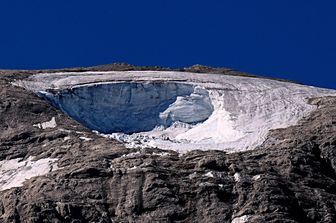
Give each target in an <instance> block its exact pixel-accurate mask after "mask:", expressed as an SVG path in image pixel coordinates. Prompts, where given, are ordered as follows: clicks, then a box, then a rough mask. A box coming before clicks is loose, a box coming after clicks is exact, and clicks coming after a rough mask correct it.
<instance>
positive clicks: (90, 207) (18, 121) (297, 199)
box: [0, 64, 336, 223]
mask: <svg viewBox="0 0 336 223" xmlns="http://www.w3.org/2000/svg"><path fill="white" fill-rule="evenodd" d="M0 74H1V76H0V85H1V87H0V92H1V94H0V129H1V131H0V197H1V199H0V222H234V223H238V222H335V221H336V173H335V170H336V150H335V147H336V91H335V90H331V89H321V88H316V87H310V86H304V85H300V84H297V83H293V82H290V81H284V80H274V79H269V78H261V77H257V76H255V75H250V74H245V73H240V72H238V71H233V70H230V69H226V68H210V67H204V66H200V65H196V66H193V67H191V68H183V69H163V68H160V67H134V66H132V65H127V64H113V65H104V66H97V67H90V68H73V69H63V70H40V71H9V70H7V71H5V70H3V71H0Z"/></svg>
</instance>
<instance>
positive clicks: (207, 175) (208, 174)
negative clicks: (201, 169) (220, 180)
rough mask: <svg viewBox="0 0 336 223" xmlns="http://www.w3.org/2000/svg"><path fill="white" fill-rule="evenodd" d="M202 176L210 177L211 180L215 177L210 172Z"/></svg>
mask: <svg viewBox="0 0 336 223" xmlns="http://www.w3.org/2000/svg"><path fill="white" fill-rule="evenodd" d="M203 176H205V177H211V178H214V177H215V176H214V175H213V173H212V172H211V171H210V172H207V173H206V174H204V175H203Z"/></svg>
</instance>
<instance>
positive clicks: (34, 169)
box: [0, 157, 58, 191]
mask: <svg viewBox="0 0 336 223" xmlns="http://www.w3.org/2000/svg"><path fill="white" fill-rule="evenodd" d="M56 161H57V159H49V158H46V159H40V160H36V161H35V160H33V157H29V158H28V159H27V160H21V159H20V158H18V159H12V160H2V161H0V191H2V190H7V189H10V188H12V187H21V186H22V185H23V182H24V181H25V180H27V179H30V178H32V177H37V176H42V175H45V174H47V173H49V172H51V171H54V170H57V169H58V167H57V164H56V163H55V162H56Z"/></svg>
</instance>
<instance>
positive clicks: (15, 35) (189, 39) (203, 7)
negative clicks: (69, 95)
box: [0, 0, 336, 88]
mask: <svg viewBox="0 0 336 223" xmlns="http://www.w3.org/2000/svg"><path fill="white" fill-rule="evenodd" d="M0 10H1V12H0V28H1V29H0V69H1V68H2V69H5V68H13V69H36V68H62V67H74V66H91V65H97V64H105V63H113V62H127V63H131V64H135V65H158V66H164V67H186V66H190V65H193V64H204V65H209V66H223V67H229V68H234V69H236V70H241V71H246V72H250V73H254V74H260V75H266V76H273V77H279V78H286V79H292V80H296V81H299V82H301V83H305V84H310V85H316V86H323V87H329V88H336V71H335V65H336V1H335V0H320V1H318V0H244V1H243V0H202V1H200V0H133V1H130V0H57V1H52V0H29V1H28V0H1V1H0Z"/></svg>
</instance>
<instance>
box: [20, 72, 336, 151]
mask: <svg viewBox="0 0 336 223" xmlns="http://www.w3.org/2000/svg"><path fill="white" fill-rule="evenodd" d="M155 83H159V84H155ZM16 84H17V85H20V86H23V87H26V88H28V89H30V90H32V91H35V92H39V94H40V95H43V96H44V97H47V98H49V99H50V100H52V101H53V102H54V103H55V104H57V103H61V102H59V101H58V99H57V95H54V94H53V93H51V92H48V89H53V90H61V91H62V90H64V91H65V92H66V94H64V95H63V97H62V103H63V102H64V103H63V104H59V105H58V106H59V107H60V108H61V109H62V110H63V111H65V112H66V113H67V114H69V115H70V116H73V117H75V119H77V120H82V121H83V119H85V120H84V121H83V122H84V123H88V125H89V126H97V125H94V124H96V122H97V123H101V124H100V125H104V129H106V128H107V129H108V127H109V125H111V126H112V127H113V125H116V126H119V127H120V126H122V127H125V128H128V129H125V131H124V132H123V130H121V131H112V134H101V135H102V136H104V137H107V138H111V139H115V140H118V141H120V142H122V143H124V144H125V146H126V147H129V148H144V147H153V148H155V147H157V148H161V149H171V150H175V151H178V152H181V153H184V152H187V151H190V150H194V149H200V150H211V149H218V150H224V151H227V152H237V151H246V150H250V149H254V148H256V147H257V146H259V145H260V144H262V143H263V142H264V140H265V138H266V136H267V134H268V132H269V131H270V130H272V129H277V128H286V127H288V126H291V125H295V124H296V123H297V122H298V121H299V120H300V119H301V118H303V117H304V116H307V115H308V114H309V113H310V112H311V111H313V110H314V109H316V106H313V105H310V104H308V103H307V99H308V98H312V97H321V96H327V95H336V91H335V90H330V89H322V88H317V87H310V86H304V85H299V84H294V83H288V82H280V81H276V80H269V79H262V78H249V77H238V76H228V75H220V74H197V73H188V72H183V73H182V72H170V71H169V72H166V71H127V72H116V71H111V72H82V73H71V72H65V73H53V74H50V73H47V74H38V75H35V76H33V77H31V78H29V79H27V80H25V81H21V82H18V83H16ZM128 84H129V85H130V86H128ZM113 86H116V89H114V88H113ZM67 89H70V90H71V91H70V90H69V91H67ZM72 91H78V92H77V93H78V94H79V95H80V97H79V96H78V94H74V93H71V92H72ZM93 91H95V92H93ZM173 96H174V97H175V96H176V97H175V98H174V97H173ZM83 98H84V99H83ZM172 98H174V100H171V99H172ZM66 100H68V101H66ZM152 100H153V101H152ZM160 100H161V101H160ZM165 100H171V101H170V102H169V103H170V104H169V106H168V107H164V108H165V109H164V110H162V111H161V110H160V111H159V110H158V109H159V106H160V105H162V103H163V102H165ZM92 104H93V105H94V106H93V107H92ZM90 106H91V107H90ZM95 106H96V107H95ZM120 108H122V109H124V110H120V111H118V109H120ZM128 108H129V109H130V111H127V109H128ZM158 111H159V112H158ZM111 112H113V114H112V113H111ZM127 112H129V113H127ZM97 114H98V115H97ZM95 115H96V116H95ZM111 118H113V120H114V121H113V120H112V121H111ZM157 120H158V121H157ZM156 121H157V123H156ZM91 124H92V125H91ZM148 126H153V127H151V128H149V129H148ZM41 127H42V125H41ZM98 127H99V126H98ZM142 127H144V128H145V127H146V128H147V129H144V130H141V128H142ZM92 129H93V130H97V129H95V128H92ZM121 129H122V128H121ZM134 129H136V130H140V131H132V130H134ZM105 132H106V131H105ZM134 132H135V133H134ZM108 133H110V132H108ZM126 133H128V134H126Z"/></svg>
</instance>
